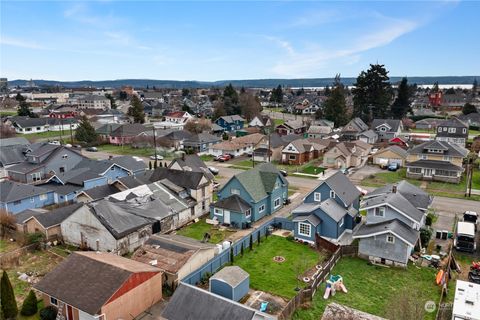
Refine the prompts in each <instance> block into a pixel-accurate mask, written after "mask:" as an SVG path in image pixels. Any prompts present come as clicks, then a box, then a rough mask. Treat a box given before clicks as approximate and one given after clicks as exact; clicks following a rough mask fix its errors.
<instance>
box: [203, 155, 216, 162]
mask: <svg viewBox="0 0 480 320" xmlns="http://www.w3.org/2000/svg"><path fill="white" fill-rule="evenodd" d="M213 158H215V157H214V156H212V155H211V154H204V155H201V156H200V159H202V161H213Z"/></svg>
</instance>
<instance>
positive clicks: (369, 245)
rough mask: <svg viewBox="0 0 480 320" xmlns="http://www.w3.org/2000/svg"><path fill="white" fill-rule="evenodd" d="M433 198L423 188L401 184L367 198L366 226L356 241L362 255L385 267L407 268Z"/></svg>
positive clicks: (362, 206)
mask: <svg viewBox="0 0 480 320" xmlns="http://www.w3.org/2000/svg"><path fill="white" fill-rule="evenodd" d="M431 203H432V198H431V197H430V196H429V195H428V194H427V193H426V192H424V191H423V190H422V189H420V188H418V187H416V186H414V185H412V184H410V183H409V182H407V181H401V182H400V183H398V184H393V185H392V184H390V185H387V186H384V187H381V188H379V189H376V190H374V191H373V192H372V193H369V194H368V195H367V196H365V197H364V201H363V202H362V205H361V209H362V210H365V211H366V212H367V214H366V223H365V224H364V225H362V226H361V227H360V228H359V229H358V230H357V232H355V233H354V235H353V238H354V239H359V240H360V242H359V256H361V257H365V258H366V259H368V260H370V261H373V262H376V263H382V264H388V265H396V266H406V265H407V263H408V258H409V257H410V255H411V254H412V253H413V250H414V248H415V246H416V245H417V242H418V240H419V237H420V229H421V228H422V227H423V226H424V225H425V219H426V215H427V210H428V208H429V206H430V204H431Z"/></svg>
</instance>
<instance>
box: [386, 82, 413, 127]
mask: <svg viewBox="0 0 480 320" xmlns="http://www.w3.org/2000/svg"><path fill="white" fill-rule="evenodd" d="M411 91H412V90H411V89H410V87H409V86H408V80H407V78H403V79H402V81H401V82H400V84H399V85H398V94H397V98H396V99H395V101H394V102H393V105H392V110H391V111H392V116H393V118H395V119H403V118H404V117H405V116H406V115H407V113H408V112H410V111H411V108H410V103H411V101H410V97H411Z"/></svg>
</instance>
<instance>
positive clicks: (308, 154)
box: [282, 139, 325, 165]
mask: <svg viewBox="0 0 480 320" xmlns="http://www.w3.org/2000/svg"><path fill="white" fill-rule="evenodd" d="M324 149H325V146H323V145H320V144H317V143H315V142H312V141H311V140H308V139H298V140H294V141H292V142H290V143H289V144H288V145H287V146H286V147H285V148H283V150H282V163H285V164H291V165H302V164H304V163H306V162H309V161H312V160H313V159H317V158H318V157H320V155H322V154H323V150H324Z"/></svg>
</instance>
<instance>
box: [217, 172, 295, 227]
mask: <svg viewBox="0 0 480 320" xmlns="http://www.w3.org/2000/svg"><path fill="white" fill-rule="evenodd" d="M218 198H219V200H218V201H217V202H216V203H213V204H211V205H210V218H211V219H216V220H218V221H219V222H220V223H221V224H227V225H231V226H232V227H237V228H246V227H247V226H248V225H249V224H250V223H252V222H255V221H258V220H260V219H261V218H263V217H265V216H267V215H271V214H272V213H274V212H276V211H277V210H279V209H280V208H282V207H283V204H284V202H285V200H287V198H288V181H287V180H286V179H285V178H284V177H283V175H282V174H281V173H280V172H279V171H278V169H277V168H276V167H275V166H274V165H272V164H270V163H264V164H261V165H259V166H257V167H255V168H253V169H250V170H248V171H244V172H241V173H239V174H236V175H235V176H233V177H232V178H231V179H230V180H229V181H228V182H227V183H226V184H225V185H224V186H223V188H222V189H220V191H219V192H218Z"/></svg>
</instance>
